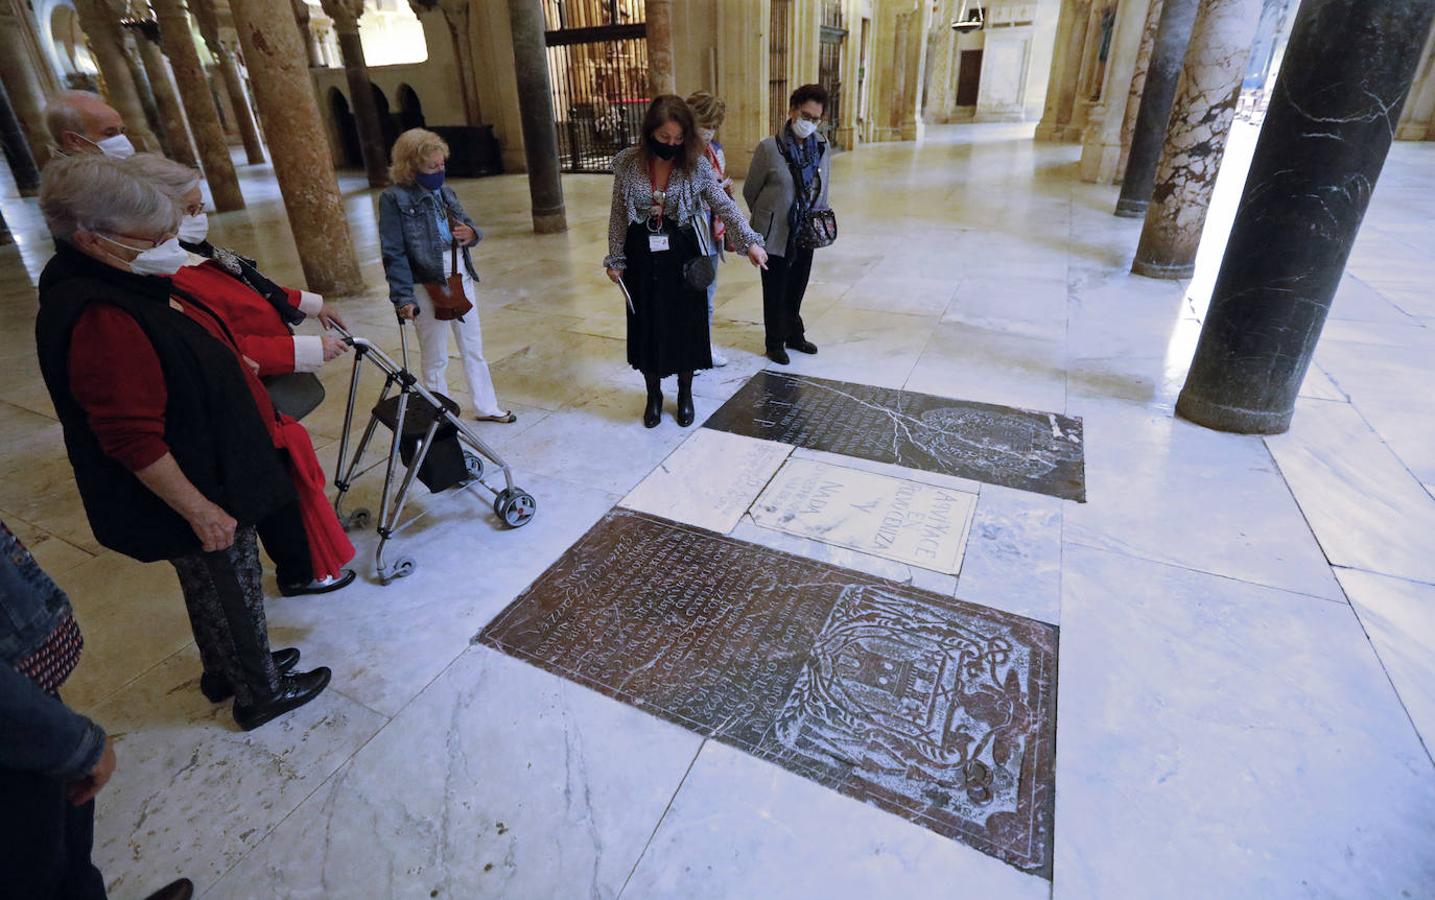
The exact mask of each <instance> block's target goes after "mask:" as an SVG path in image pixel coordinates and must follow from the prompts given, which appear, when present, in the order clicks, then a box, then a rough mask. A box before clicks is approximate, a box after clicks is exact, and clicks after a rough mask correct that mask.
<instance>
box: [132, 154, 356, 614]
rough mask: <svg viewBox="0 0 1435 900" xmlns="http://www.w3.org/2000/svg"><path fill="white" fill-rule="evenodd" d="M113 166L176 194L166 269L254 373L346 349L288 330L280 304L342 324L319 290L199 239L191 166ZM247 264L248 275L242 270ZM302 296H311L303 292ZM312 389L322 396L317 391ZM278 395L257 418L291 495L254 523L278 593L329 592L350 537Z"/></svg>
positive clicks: (273, 374) (200, 204) (342, 583)
mask: <svg viewBox="0 0 1435 900" xmlns="http://www.w3.org/2000/svg"><path fill="white" fill-rule="evenodd" d="M120 167H121V168H122V169H124V170H125V171H126V172H128V173H129V174H131V175H136V176H138V177H140V178H143V179H145V180H146V181H149V182H150V183H151V184H154V185H156V186H157V187H159V188H160V189H161V190H163V191H164V192H165V193H167V194H169V195H170V197H171V198H172V199H173V200H174V203H175V206H176V207H177V208H178V210H179V212H180V220H179V228H178V233H179V240H180V246H181V247H184V248H185V250H186V259H185V262H184V265H182V266H181V267H180V269H179V271H177V272H175V273H174V275H173V277H172V280H173V282H174V286H175V287H176V288H177V289H179V290H181V291H183V292H185V293H187V294H189V295H191V296H193V297H197V298H198V299H199V300H201V301H202V302H204V303H206V304H208V305H209V306H210V307H211V308H213V309H214V311H215V312H217V313H219V315H220V316H221V317H223V318H224V320H225V322H226V324H227V325H228V326H229V329H230V331H231V332H233V334H234V338H235V341H236V342H237V343H238V344H239V349H240V351H241V352H242V353H243V354H244V358H245V359H246V360H248V361H250V362H252V363H253V364H254V365H255V366H257V367H258V374H259V376H260V378H261V379H266V378H269V379H272V378H281V379H282V377H283V376H285V375H294V374H295V373H299V374H302V375H307V376H308V377H309V378H311V379H312V378H313V375H312V374H311V373H312V372H313V371H314V370H316V369H318V368H319V367H320V366H322V365H323V364H324V362H325V361H327V360H330V359H334V358H335V357H337V356H338V355H339V354H340V353H343V352H346V351H347V350H348V345H347V344H346V343H344V342H343V341H341V340H339V339H338V338H336V337H331V336H329V335H296V334H294V333H293V331H292V330H291V329H290V327H289V320H288V319H286V318H284V315H283V314H284V313H285V312H288V313H293V314H295V315H296V316H297V319H298V321H303V319H304V318H305V317H306V316H305V311H309V312H313V313H314V314H315V315H316V316H317V317H318V318H319V319H320V320H321V321H323V322H324V323H325V325H326V326H327V325H328V323H329V322H330V321H335V322H338V324H340V325H342V324H343V322H342V320H340V319H339V318H338V315H337V314H335V313H334V312H333V311H332V310H330V309H329V308H328V305H327V304H325V303H324V302H323V299H322V298H318V297H315V295H313V294H308V293H307V292H300V291H295V290H286V289H285V288H281V287H279V286H277V285H275V284H274V283H273V282H271V281H268V279H265V278H264V277H263V276H262V275H259V274H258V272H257V270H255V269H254V268H253V264H252V263H248V261H247V260H246V261H240V260H239V258H238V257H235V256H234V254H232V253H229V252H228V251H219V250H216V248H215V247H214V246H213V245H212V244H209V243H208V241H207V240H205V238H206V236H207V232H208V223H207V220H206V219H205V217H204V213H203V209H204V198H203V196H202V195H201V193H200V190H199V172H197V171H195V170H194V169H191V168H190V167H188V166H184V165H180V164H179V163H177V162H172V161H170V160H168V159H165V158H164V157H163V156H157V155H155V154H153V153H140V154H138V155H136V156H132V157H130V158H129V159H126V160H124V161H123V162H122V163H120ZM194 241H200V242H203V247H204V248H207V249H208V250H209V253H208V254H201V253H200V252H198V251H199V250H200V249H201V245H200V244H197V243H192V242H194ZM231 257H232V259H230V258H231ZM231 263H232V264H233V267H231ZM246 272H248V273H250V278H246V277H245V273H246ZM251 278H254V279H260V280H262V282H263V283H264V284H267V285H269V288H270V295H269V296H267V297H266V296H262V295H261V294H260V293H259V291H258V289H257V288H256V287H255V286H254V284H253V283H252V282H251ZM301 295H302V296H301ZM310 297H312V298H314V300H317V301H318V302H317V304H316V303H313V302H312V301H311V300H309V299H306V298H310ZM265 386H266V388H269V387H270V385H269V384H266V385H265ZM316 386H317V382H316ZM318 390H319V391H320V395H319V396H320V398H322V396H323V395H322V390H323V389H322V388H321V387H320V388H318ZM280 396H282V395H276V394H275V393H274V392H273V390H272V389H271V391H270V399H271V400H273V401H274V403H275V406H276V407H277V408H278V411H279V413H280V415H277V416H275V417H274V418H273V419H270V420H267V421H266V422H265V424H266V425H267V426H268V428H269V433H270V437H271V438H272V439H273V441H274V446H275V447H276V448H277V449H279V450H280V451H281V458H282V459H283V461H284V465H285V467H286V468H287V469H288V471H289V474H290V476H291V477H292V479H293V481H294V487H295V488H296V489H297V491H298V499H297V500H296V501H295V502H294V503H291V504H288V505H287V506H285V507H284V508H282V509H281V510H279V511H278V512H276V513H274V514H272V515H270V516H267V517H266V518H264V519H261V520H260V521H259V522H258V523H257V527H258V531H259V540H260V542H261V543H263V545H264V549H265V550H266V551H268V553H269V558H270V559H272V560H274V569H275V571H274V576H275V579H276V580H277V581H278V583H279V593H281V594H283V595H284V596H286V597H293V596H297V595H300V594H327V593H329V592H331V591H336V590H340V589H341V588H345V587H348V586H349V585H350V584H351V583H352V582H353V581H354V571H353V570H352V569H346V568H344V565H345V564H346V563H348V562H349V561H350V560H351V559H353V558H354V545H353V544H352V543H350V542H349V538H348V536H347V535H346V534H345V533H344V528H343V526H342V525H341V524H340V523H339V518H338V516H337V515H335V513H334V507H333V506H332V505H330V503H329V500H328V497H327V496H326V494H325V490H326V486H327V483H326V478H325V475H324V468H323V466H322V465H321V464H320V463H319V458H318V456H317V455H316V454H315V452H314V444H313V442H312V441H311V440H310V438H309V433H308V432H307V431H305V430H304V426H303V425H301V424H299V422H298V421H297V420H296V419H294V418H292V417H291V416H289V415H284V414H283V413H284V412H285V409H284V408H283V404H282V403H280V402H279V397H280ZM295 414H296V415H298V414H299V413H297V412H296V413H295Z"/></svg>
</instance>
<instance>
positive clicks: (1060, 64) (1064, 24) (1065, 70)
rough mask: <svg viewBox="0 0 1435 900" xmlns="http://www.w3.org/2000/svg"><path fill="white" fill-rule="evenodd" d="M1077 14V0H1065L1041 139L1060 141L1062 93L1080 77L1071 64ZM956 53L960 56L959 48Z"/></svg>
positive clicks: (1058, 22) (1039, 127)
mask: <svg viewBox="0 0 1435 900" xmlns="http://www.w3.org/2000/svg"><path fill="white" fill-rule="evenodd" d="M1076 17H1077V4H1076V0H1062V3H1061V13H1060V15H1059V16H1058V17H1057V20H1056V40H1055V42H1054V43H1053V45H1052V55H1051V74H1050V75H1049V76H1047V88H1046V106H1045V108H1044V109H1043V110H1042V113H1041V121H1040V122H1038V123H1037V126H1036V139H1037V140H1039V141H1054V140H1056V138H1057V136H1058V135H1059V134H1060V130H1061V128H1062V125H1061V124H1060V116H1061V111H1062V103H1061V98H1062V94H1063V93H1064V92H1065V91H1064V88H1065V85H1066V83H1067V82H1068V81H1070V80H1072V79H1073V78H1075V77H1076V76H1075V74H1074V73H1073V72H1072V66H1071V54H1072V51H1071V42H1072V37H1073V35H1074V34H1075V32H1076ZM952 55H953V56H957V55H958V54H957V53H956V51H955V49H953V51H952ZM953 68H955V66H954V67H953Z"/></svg>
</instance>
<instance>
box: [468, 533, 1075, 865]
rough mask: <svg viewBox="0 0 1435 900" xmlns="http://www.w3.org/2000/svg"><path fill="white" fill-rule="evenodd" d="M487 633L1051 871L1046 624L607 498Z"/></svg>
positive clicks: (1051, 633) (1051, 637)
mask: <svg viewBox="0 0 1435 900" xmlns="http://www.w3.org/2000/svg"><path fill="white" fill-rule="evenodd" d="M478 640H479V641H480V642H482V643H485V644H488V645H489V646H492V647H495V648H497V649H499V650H501V651H503V652H505V653H508V654H510V655H512V656H516V657H518V658H520V659H524V660H527V661H528V662H531V663H533V664H534V665H537V666H539V667H541V668H543V669H547V670H548V671H550V672H554V673H556V674H558V675H561V676H562V677H564V678H568V679H571V680H573V681H576V682H578V683H579V684H583V685H585V686H587V687H590V688H592V689H594V690H597V691H600V692H601V693H604V694H606V695H608V696H610V697H614V698H616V699H618V700H621V701H623V702H624V703H629V704H632V705H633V706H636V707H639V708H641V709H643V710H646V711H648V712H650V713H652V714H654V715H657V716H660V717H662V718H664V719H667V720H669V721H671V722H676V723H677V724H679V725H682V726H684V727H686V728H689V729H692V730H693V731H696V732H698V733H699V734H702V735H704V736H707V737H713V738H716V739H718V740H721V741H724V742H725V743H728V744H731V745H733V746H736V747H738V748H740V749H742V750H744V751H746V752H748V753H751V754H754V755H755V756H758V757H760V758H763V759H766V760H769V761H771V762H773V763H776V764H778V765H780V766H783V767H784V768H787V769H789V770H791V771H793V772H796V773H798V774H800V775H803V776H805V777H807V778H810V779H812V780H814V781H816V782H818V783H820V784H822V785H825V786H826V787H829V788H832V789H834V790H837V791H841V792H842V793H844V794H847V795H848V796H850V797H854V798H856V799H858V800H862V801H865V802H867V803H871V804H873V805H875V806H878V807H880V808H882V809H885V810H887V811H889V812H892V813H895V814H897V815H900V816H902V817H904V818H906V819H908V820H910V821H912V822H916V823H917V824H920V825H922V826H924V827H926V828H929V829H931V830H932V831H935V832H937V833H938V834H942V835H944V836H947V837H950V838H955V839H957V840H960V841H963V842H965V843H967V844H970V845H971V846H973V847H975V848H977V849H978V850H981V851H982V852H984V853H988V854H990V855H992V856H995V857H997V858H998V859H1001V860H1003V861H1005V862H1007V863H1010V864H1011V865H1013V866H1016V867H1017V868H1019V869H1022V870H1024V871H1028V872H1033V873H1036V874H1040V875H1042V876H1044V877H1046V878H1050V877H1051V847H1052V815H1053V797H1054V784H1053V778H1054V774H1053V772H1054V769H1053V767H1054V762H1055V751H1056V656H1057V629H1056V628H1055V627H1054V626H1051V625H1047V624H1045V623H1043V622H1037V621H1034V620H1032V619H1026V618H1023V617H1021V616H1015V615H1011V614H1008V613H1003V612H999V611H996V610H992V609H987V608H985V607H980V606H975V605H972V604H969V603H963V602H961V601H959V600H954V599H952V598H950V597H945V596H942V595H940V594H935V593H931V592H927V591H922V590H917V589H915V588H912V587H909V586H907V585H903V584H899V583H897V582H892V581H886V580H883V579H879V578H874V577H871V576H867V575H863V574H860V573H856V572H851V571H848V570H845V569H840V568H837V567H835V566H831V565H827V564H825V563H819V562H816V561H813V560H809V559H805V558H803V557H799V556H794V555H792V554H788V553H782V552H779V551H776V550H769V549H767V548H765V547H761V546H758V545H755V544H749V543H746V542H743V541H737V540H733V539H731V538H727V537H724V536H722V535H719V534H715V533H713V532H709V531H703V530H701V529H698V528H692V527H689V526H686V525H681V524H678V523H676V522H669V521H667V520H665V519H659V518H656V517H653V516H648V515H646V514H643V513H637V512H632V511H629V510H625V509H615V510H613V511H612V512H610V513H609V514H608V515H607V516H605V517H604V518H603V520H602V521H600V522H599V523H598V524H597V525H595V526H594V527H593V528H592V530H590V531H589V532H588V533H587V534H586V535H585V536H584V537H583V538H582V539H581V540H579V542H578V543H577V544H575V545H574V546H573V547H571V548H570V549H569V550H568V551H567V552H566V553H565V554H564V555H563V557H562V558H561V559H559V560H558V562H556V563H555V564H554V565H553V566H552V568H550V569H549V570H548V571H547V572H545V573H544V574H543V575H542V576H541V577H540V578H539V579H538V580H537V581H536V582H534V584H533V585H532V586H531V587H530V588H529V589H528V590H527V591H525V592H524V593H523V594H522V595H521V596H520V597H519V598H518V599H517V600H515V601H514V602H513V604H512V605H510V606H509V607H508V608H507V609H506V610H504V611H503V612H502V613H501V614H500V615H499V616H498V617H497V618H496V619H494V620H493V622H492V623H490V624H489V625H488V627H487V628H485V629H484V630H483V632H482V633H481V634H480V635H479V636H478Z"/></svg>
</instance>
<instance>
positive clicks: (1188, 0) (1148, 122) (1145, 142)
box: [1116, 0, 1198, 219]
mask: <svg viewBox="0 0 1435 900" xmlns="http://www.w3.org/2000/svg"><path fill="white" fill-rule="evenodd" d="M1197 3H1198V0H1166V3H1165V5H1164V6H1163V7H1162V8H1161V23H1160V25H1158V26H1157V28H1156V41H1155V44H1154V45H1153V46H1152V48H1151V62H1150V64H1149V65H1148V66H1147V68H1146V87H1145V88H1144V89H1143V90H1142V92H1141V106H1140V108H1139V109H1138V110H1137V113H1136V125H1135V129H1134V130H1133V131H1132V133H1131V152H1130V154H1129V155H1128V156H1127V158H1126V171H1125V173H1124V174H1123V176H1122V181H1121V199H1120V200H1119V201H1117V203H1116V214H1117V215H1118V216H1121V217H1123V218H1128V219H1139V218H1141V217H1142V216H1144V215H1146V207H1147V206H1148V205H1149V204H1150V202H1151V186H1152V184H1154V182H1155V180H1156V163H1158V162H1160V160H1161V146H1162V145H1163V144H1164V143H1165V140H1166V123H1167V121H1168V120H1169V119H1170V118H1171V103H1172V102H1173V101H1174V100H1175V99H1176V85H1177V83H1178V82H1179V81H1180V80H1181V61H1182V60H1183V59H1185V57H1186V45H1187V44H1188V43H1190V41H1191V25H1192V24H1193V23H1194V22H1195V21H1196V5H1197Z"/></svg>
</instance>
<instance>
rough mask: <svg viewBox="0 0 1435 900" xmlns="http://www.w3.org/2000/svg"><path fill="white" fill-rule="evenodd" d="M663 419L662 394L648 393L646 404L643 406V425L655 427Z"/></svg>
mask: <svg viewBox="0 0 1435 900" xmlns="http://www.w3.org/2000/svg"><path fill="white" fill-rule="evenodd" d="M661 421H663V395H662V394H649V395H648V405H647V406H645V407H643V427H644V428H657V427H658V423H659V422H661Z"/></svg>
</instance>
